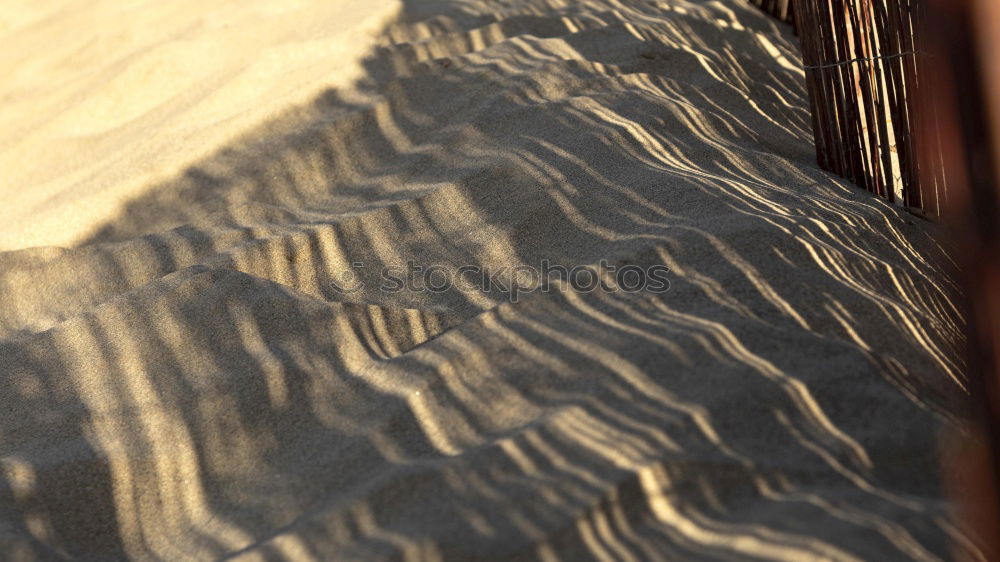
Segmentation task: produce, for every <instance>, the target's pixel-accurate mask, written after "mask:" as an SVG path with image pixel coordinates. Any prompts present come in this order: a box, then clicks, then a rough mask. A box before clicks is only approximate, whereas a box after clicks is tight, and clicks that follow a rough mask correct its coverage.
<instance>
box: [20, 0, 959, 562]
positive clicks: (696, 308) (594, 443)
mask: <svg viewBox="0 0 1000 562" xmlns="http://www.w3.org/2000/svg"><path fill="white" fill-rule="evenodd" d="M384 38H385V39H384V42H383V44H382V46H381V47H380V48H379V49H378V50H377V51H376V52H375V53H373V54H372V56H371V57H369V58H368V59H367V60H366V69H367V74H366V77H365V78H364V79H363V80H362V81H361V82H360V83H359V84H358V85H357V87H356V88H354V89H352V90H350V91H330V92H325V93H324V94H323V95H321V96H319V97H318V99H316V101H315V102H314V103H313V104H311V105H309V106H307V107H302V108H296V109H294V110H291V111H289V113H288V114H286V115H284V116H282V117H281V118H280V119H277V120H275V121H273V122H271V123H268V124H266V125H264V126H262V127H261V129H259V130H256V131H253V132H252V133H251V134H249V135H247V136H246V137H245V138H243V139H240V140H239V141H237V142H234V143H233V144H232V145H230V146H228V147H227V148H225V149H223V150H221V151H220V152H219V153H218V154H216V155H214V156H212V157H210V158H208V159H206V160H205V161H203V162H198V163H196V164H194V165H192V166H191V167H190V168H189V169H188V170H187V172H186V173H184V174H183V175H182V176H180V177H177V178H174V179H172V180H171V181H168V182H165V183H163V184H162V185H158V186H155V187H153V188H151V189H150V190H149V192H148V193H147V194H146V195H144V196H142V197H141V198H139V199H137V200H135V201H134V202H132V203H130V204H129V205H128V206H127V207H126V208H125V209H124V210H123V212H122V214H121V215H120V216H119V217H117V218H116V219H115V220H114V221H113V222H110V223H109V224H108V225H106V227H105V228H103V229H101V231H100V232H98V233H97V234H95V236H94V237H93V238H92V239H91V240H89V241H88V243H86V244H84V245H82V246H80V247H78V248H73V249H68V250H58V249H33V250H24V251H20V252H14V253H9V254H0V266H2V267H0V282H2V284H3V286H4V287H5V288H6V289H7V290H8V294H10V295H15V297H16V298H10V299H5V300H4V301H3V302H2V303H0V306H2V311H3V312H2V315H0V317H2V318H3V325H2V326H0V334H2V337H3V338H4V339H3V341H2V342H0V371H2V372H3V373H4V377H5V382H6V383H8V384H7V387H8V388H9V390H7V391H5V392H4V393H0V401H2V404H0V412H2V413H0V416H2V418H0V419H3V426H2V427H3V430H2V433H0V446H2V448H0V455H2V461H0V462H2V465H0V466H2V468H3V471H4V476H5V478H4V482H5V483H6V484H5V486H4V487H0V494H2V497H3V499H4V500H5V501H3V502H0V504H3V505H8V506H10V507H8V508H6V509H7V511H3V512H0V515H2V517H3V519H2V521H3V524H4V530H3V532H4V533H5V535H7V536H9V537H10V538H11V541H9V542H10V544H11V546H10V551H11V552H13V553H15V554H23V555H25V556H30V555H31V554H35V555H37V556H39V557H44V556H52V555H55V556H63V555H67V556H68V555H73V556H94V557H114V556H122V555H125V556H131V557H141V558H153V559H157V558H159V559H176V558H184V557H197V558H227V557H233V558H237V557H246V558H249V559H256V558H261V559H316V560H320V559H329V558H331V557H340V558H348V557H384V558H406V559H439V558H476V557H480V558H492V557H496V558H499V557H504V558H514V559H518V558H525V559H535V558H548V559H566V560H577V559H590V558H620V559H646V558H650V559H661V558H676V557H681V558H685V559H687V558H696V559H706V558H712V559H718V558H724V559H744V558H784V559H801V558H814V557H827V558H833V559H844V560H849V559H856V558H872V559H885V558H890V557H891V558H912V559H921V560H922V559H936V558H939V557H945V556H949V553H950V552H952V551H953V550H954V549H957V550H959V551H963V552H967V553H968V554H969V555H970V556H975V555H976V549H975V546H974V544H973V542H972V541H971V539H969V538H968V537H966V536H965V535H964V534H963V532H962V531H961V530H960V529H957V528H956V527H955V526H954V525H953V524H952V523H950V521H949V519H948V509H947V505H946V502H944V500H943V492H942V491H941V490H940V486H939V482H938V479H939V477H938V474H939V472H940V470H939V466H938V459H937V458H936V456H935V455H933V454H931V452H932V451H934V450H935V448H936V446H937V445H936V440H935V437H936V434H938V433H941V432H947V431H957V430H958V428H959V427H960V424H961V422H962V417H963V410H964V393H963V385H964V375H963V363H962V359H961V353H960V352H959V350H960V349H961V346H962V343H963V341H962V337H963V336H962V328H963V320H962V318H961V316H960V314H959V312H958V309H957V306H956V304H955V302H956V301H955V298H956V297H955V292H956V289H955V285H954V283H953V282H952V281H951V277H950V267H951V266H950V265H949V261H948V254H947V252H946V251H945V250H944V249H943V248H941V247H940V246H938V245H937V243H936V242H935V241H934V240H935V237H934V234H935V232H934V229H935V228H937V227H936V226H935V225H933V224H930V223H925V222H923V221H921V220H920V219H917V218H915V217H911V216H910V215H908V214H907V213H906V212H905V211H903V210H901V209H899V208H896V207H893V206H892V205H890V204H887V203H885V202H882V201H878V200H875V199H873V198H869V197H868V196H867V195H866V194H864V193H859V192H857V191H856V190H854V189H853V188H852V187H851V186H849V185H848V184H847V183H846V182H844V181H842V180H840V179H837V178H835V177H832V176H831V175H829V174H827V173H825V172H824V171H822V170H821V169H819V168H818V167H817V166H816V165H815V163H814V154H813V148H812V144H811V142H812V139H811V135H810V133H809V130H810V120H809V119H810V118H809V112H808V101H807V96H806V92H805V83H804V81H805V78H804V75H803V73H802V71H801V70H800V67H799V62H798V60H797V55H796V52H797V41H796V39H795V38H794V37H793V36H791V32H790V30H788V29H785V28H783V27H781V26H780V25H779V24H777V23H775V22H773V21H771V20H770V19H769V18H768V17H767V16H766V15H764V14H761V13H759V12H758V11H757V10H756V9H755V8H754V7H752V6H749V5H744V3H742V2H736V1H726V2H717V3H712V4H701V3H688V2H680V1H678V2H665V3H663V2H661V3H645V2H631V1H628V2H621V1H617V0H585V1H582V2H578V3H573V4H565V3H563V2H557V1H555V0H535V1H533V2H510V3H507V4H504V5H502V6H501V7H497V8H495V9H492V10H490V9H487V8H485V7H483V6H480V5H479V4H477V3H472V2H463V1H457V2H453V3H441V4H434V3H423V2H418V1H416V0H413V1H412V2H409V1H408V2H407V11H406V15H405V16H404V21H401V22H400V23H398V24H396V25H393V26H392V27H390V28H389V29H387V30H386V31H385V33H384ZM542 260H549V261H551V262H552V263H556V264H562V265H565V266H567V267H573V266H579V265H595V264H597V263H598V262H599V261H600V260H608V261H610V262H612V263H615V264H617V265H619V266H621V265H635V266H639V267H649V266H652V265H661V266H666V267H668V268H669V269H670V272H671V273H670V280H671V288H670V290H669V291H667V292H665V293H660V292H651V291H638V292H633V293H629V292H622V291H619V292H605V291H583V290H579V289H578V288H577V289H574V288H572V287H565V286H563V287H561V288H560V289H559V290H554V291H551V292H542V291H537V290H536V291H534V292H531V293H530V294H528V295H526V296H525V297H524V298H523V299H522V300H520V301H519V302H516V303H511V302H507V299H506V298H505V295H504V294H503V293H502V292H495V291H484V290H481V289H480V288H477V287H474V286H466V285H461V286H460V285H455V286H452V287H450V288H449V289H448V290H443V291H439V292H435V291H418V290H413V291H393V292H389V291H385V290H383V287H382V285H381V282H380V272H381V271H382V270H383V268H386V267H391V266H398V265H401V264H406V263H407V262H413V263H415V264H419V265H423V266H430V265H435V266H439V267H440V268H441V270H442V271H445V272H452V273H453V272H456V271H457V270H458V269H459V268H460V267H461V266H463V265H470V264H471V265H477V266H480V267H482V268H484V269H486V270H489V271H498V270H502V269H503V268H510V267H514V266H518V265H530V266H537V265H538V264H539V263H540V262H541V261H542ZM357 264H360V266H358V265H357ZM347 272H354V273H353V275H356V277H357V279H356V281H357V283H356V285H357V286H356V287H355V289H354V290H345V289H344V284H343V276H344V275H345V274H346V273H347Z"/></svg>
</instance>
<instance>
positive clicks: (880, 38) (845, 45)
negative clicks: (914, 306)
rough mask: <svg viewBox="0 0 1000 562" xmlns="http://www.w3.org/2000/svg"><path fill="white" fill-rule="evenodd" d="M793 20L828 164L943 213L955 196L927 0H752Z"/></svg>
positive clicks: (819, 151)
mask: <svg viewBox="0 0 1000 562" xmlns="http://www.w3.org/2000/svg"><path fill="white" fill-rule="evenodd" d="M750 1H751V2H752V3H754V4H756V5H758V6H759V7H761V8H762V9H764V10H765V11H767V12H768V13H770V14H772V15H774V16H775V17H777V18H779V19H781V20H783V21H789V19H791V20H792V23H793V24H794V26H795V28H796V31H797V33H798V35H799V38H800V43H801V46H802V63H803V67H804V69H805V72H806V84H807V88H808V90H809V97H810V101H811V104H812V108H811V109H812V126H813V135H814V137H815V142H816V157H817V161H818V163H819V165H820V166H822V167H823V168H824V169H826V170H829V171H831V172H833V173H836V174H838V175H840V176H842V177H846V178H848V179H850V180H851V181H853V182H854V183H856V184H857V185H859V186H862V187H864V188H865V189H867V190H868V191H871V192H872V193H876V194H878V195H880V196H882V197H885V198H886V199H888V200H890V201H895V202H898V203H901V204H903V205H906V206H908V207H914V208H919V209H922V210H923V211H924V212H925V213H927V214H930V215H940V214H941V212H942V209H943V208H944V206H945V204H946V200H947V197H946V195H947V193H946V185H947V183H946V178H945V173H944V167H943V166H942V156H941V154H942V151H941V142H940V138H939V136H938V135H934V134H923V133H922V132H923V131H936V130H937V128H938V115H937V112H936V109H935V107H934V104H933V103H927V102H929V101H930V100H933V99H934V92H933V91H932V90H933V86H932V81H930V80H927V79H926V78H927V77H928V72H929V66H928V60H927V57H929V56H930V55H929V54H928V53H929V50H928V49H927V48H926V46H925V45H924V39H923V38H924V37H926V31H927V16H926V7H925V5H924V4H925V2H924V0H750Z"/></svg>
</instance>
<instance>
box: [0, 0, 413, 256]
mask: <svg viewBox="0 0 1000 562" xmlns="http://www.w3.org/2000/svg"><path fill="white" fill-rule="evenodd" d="M398 9H399V2H398V0H365V1H364V2H354V1H349V2H336V1H335V2H330V1H325V0H281V1H280V2H276V1H273V0H169V1H164V0H130V1H128V2H124V1H122V0H41V1H39V0H30V1H26V0H16V1H14V2H10V1H9V0H5V2H4V3H2V4H0V76H3V79H2V80H0V170H2V172H0V194H2V195H3V199H4V205H2V206H0V250H12V249H18V248H24V247H29V246H41V245H68V244H74V243H78V242H80V240H81V239H83V238H84V237H86V236H88V235H89V234H91V231H92V229H93V228H94V227H95V225H99V224H101V223H103V222H105V221H107V220H109V219H110V218H111V217H113V216H114V214H115V213H116V212H117V211H118V210H119V207H120V205H121V204H122V202H123V201H124V200H125V199H127V198H130V197H134V196H137V195H139V194H141V193H142V192H143V189H144V188H145V187H147V186H148V185H149V184H150V183H151V182H152V181H154V180H157V179H161V178H164V177H168V176H169V175H172V174H176V173H178V172H180V171H181V170H182V169H183V166H184V165H185V164H187V163H190V162H192V161H193V160H195V159H197V158H200V157H203V156H207V155H209V154H211V153H212V152H213V151H214V150H215V149H216V148H218V147H219V145H220V144H222V143H223V142H225V141H229V140H231V139H232V138H233V136H234V134H237V133H239V132H241V131H244V130H246V129H247V128H248V127H250V126H252V125H255V124H257V123H259V122H260V121H261V120H263V119H265V118H267V117H270V116H273V115H274V114H275V112H276V111H277V110H280V109H284V108H287V107H288V106H289V105H290V104H293V103H303V102H307V101H308V100H309V99H311V98H312V97H314V96H315V95H316V94H317V93H318V92H320V91H321V90H323V89H324V88H328V87H334V86H341V85H347V84H350V83H351V81H353V80H354V79H356V78H357V77H358V76H359V75H360V74H361V69H360V67H358V65H357V62H358V60H359V59H360V58H361V56H362V55H363V54H364V53H365V52H366V51H368V50H369V49H370V47H371V45H372V43H373V40H374V34H375V33H376V32H377V31H378V30H379V29H381V28H382V27H383V26H384V24H385V23H386V22H387V21H388V19H389V18H390V17H391V16H393V15H394V14H396V13H397V11H398Z"/></svg>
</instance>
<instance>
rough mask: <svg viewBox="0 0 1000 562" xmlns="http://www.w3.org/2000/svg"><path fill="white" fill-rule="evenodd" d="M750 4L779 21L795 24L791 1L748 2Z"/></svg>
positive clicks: (752, 0)
mask: <svg viewBox="0 0 1000 562" xmlns="http://www.w3.org/2000/svg"><path fill="white" fill-rule="evenodd" d="M750 3H751V4H753V5H754V6H757V7H758V8H760V9H761V10H764V11H765V12H767V13H769V14H771V15H772V16H774V17H776V18H778V19H779V20H781V21H785V22H788V23H791V24H792V25H794V24H795V17H794V14H793V10H792V0H750Z"/></svg>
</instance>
